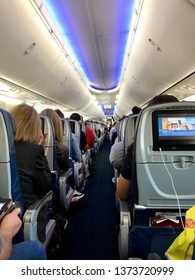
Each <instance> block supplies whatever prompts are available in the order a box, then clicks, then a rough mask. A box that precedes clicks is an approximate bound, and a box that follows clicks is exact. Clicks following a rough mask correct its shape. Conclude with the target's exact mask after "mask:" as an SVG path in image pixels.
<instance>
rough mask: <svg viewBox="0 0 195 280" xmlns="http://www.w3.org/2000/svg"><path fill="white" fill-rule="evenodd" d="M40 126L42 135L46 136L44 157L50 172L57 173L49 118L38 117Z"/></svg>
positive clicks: (53, 134) (53, 133)
mask: <svg viewBox="0 0 195 280" xmlns="http://www.w3.org/2000/svg"><path fill="white" fill-rule="evenodd" d="M39 116H40V119H41V124H42V133H43V134H47V137H46V141H45V144H44V150H45V155H46V157H47V160H48V163H49V168H50V170H51V171H57V160H56V151H55V145H54V140H55V132H54V127H53V122H52V119H51V118H50V117H49V116H45V115H41V114H40V115H39Z"/></svg>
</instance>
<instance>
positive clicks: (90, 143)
mask: <svg viewBox="0 0 195 280" xmlns="http://www.w3.org/2000/svg"><path fill="white" fill-rule="evenodd" d="M86 140H87V148H88V149H90V157H91V161H92V162H91V164H90V166H89V173H90V176H93V175H94V173H95V152H94V146H95V135H94V133H93V130H92V129H91V128H90V127H89V126H88V124H87V122H86Z"/></svg>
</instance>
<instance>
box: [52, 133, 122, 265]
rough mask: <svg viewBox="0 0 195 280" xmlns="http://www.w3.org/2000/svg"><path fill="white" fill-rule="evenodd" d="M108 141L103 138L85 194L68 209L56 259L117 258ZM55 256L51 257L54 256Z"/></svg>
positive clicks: (115, 220)
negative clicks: (66, 223) (65, 225)
mask: <svg viewBox="0 0 195 280" xmlns="http://www.w3.org/2000/svg"><path fill="white" fill-rule="evenodd" d="M110 148H111V145H110V141H109V139H108V138H105V141H104V143H103V146H102V147H101V148H100V151H99V154H98V156H97V161H96V174H95V175H94V177H93V178H90V179H89V180H88V181H87V183H86V186H85V190H84V193H85V196H84V197H83V198H82V199H81V200H80V201H78V202H74V203H72V205H71V208H70V209H69V212H68V214H67V219H68V221H69V223H68V226H67V228H66V230H65V232H64V236H63V241H62V246H61V250H60V252H59V255H56V256H55V258H56V259H69V260H85V259H86V260H98V259H99V260H103V259H105V260H114V259H118V244H117V243H118V242H117V230H116V224H117V210H116V204H115V186H114V184H113V183H112V177H113V176H114V171H113V168H112V166H111V165H110V162H109V153H110ZM53 258H54V256H53Z"/></svg>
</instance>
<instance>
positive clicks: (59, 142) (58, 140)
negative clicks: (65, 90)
mask: <svg viewBox="0 0 195 280" xmlns="http://www.w3.org/2000/svg"><path fill="white" fill-rule="evenodd" d="M40 114H42V115H46V116H49V117H50V118H51V119H52V122H53V126H54V131H55V145H56V157H57V164H58V176H60V174H61V172H62V171H66V170H68V168H69V149H68V147H67V146H66V145H65V144H64V139H63V130H62V124H61V121H60V118H59V116H58V114H57V113H56V111H54V110H53V109H49V108H48V109H44V110H43V111H42V112H41V113H40ZM83 196H84V194H83V193H80V192H78V191H76V190H74V195H73V197H74V198H75V197H76V198H77V200H78V199H80V198H82V197H83ZM74 201H75V199H74Z"/></svg>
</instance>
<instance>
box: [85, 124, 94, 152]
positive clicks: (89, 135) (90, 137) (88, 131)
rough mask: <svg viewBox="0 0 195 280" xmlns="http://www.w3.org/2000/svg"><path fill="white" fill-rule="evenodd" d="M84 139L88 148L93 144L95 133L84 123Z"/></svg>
mask: <svg viewBox="0 0 195 280" xmlns="http://www.w3.org/2000/svg"><path fill="white" fill-rule="evenodd" d="M86 140H87V145H88V149H91V148H93V147H94V145H95V135H94V133H93V130H92V129H91V128H90V127H89V126H88V124H87V123H86Z"/></svg>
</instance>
